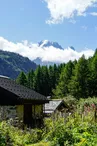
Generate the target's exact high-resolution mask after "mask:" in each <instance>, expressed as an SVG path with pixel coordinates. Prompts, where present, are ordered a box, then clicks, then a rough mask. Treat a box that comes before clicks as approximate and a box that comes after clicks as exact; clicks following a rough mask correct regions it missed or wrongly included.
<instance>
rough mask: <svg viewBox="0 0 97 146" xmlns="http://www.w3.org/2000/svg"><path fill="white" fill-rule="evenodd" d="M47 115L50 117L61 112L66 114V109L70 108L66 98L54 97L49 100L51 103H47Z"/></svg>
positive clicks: (62, 114) (45, 112)
mask: <svg viewBox="0 0 97 146" xmlns="http://www.w3.org/2000/svg"><path fill="white" fill-rule="evenodd" d="M44 109H45V111H44V114H45V117H50V116H52V115H55V114H57V113H58V114H60V115H61V116H64V114H65V113H66V111H67V110H68V105H67V104H66V103H65V101H64V100H60V99H52V100H50V101H49V103H45V108H44Z"/></svg>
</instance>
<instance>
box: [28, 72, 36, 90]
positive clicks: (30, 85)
mask: <svg viewBox="0 0 97 146" xmlns="http://www.w3.org/2000/svg"><path fill="white" fill-rule="evenodd" d="M27 85H28V88H31V89H33V86H34V71H33V70H31V71H29V72H28V74H27Z"/></svg>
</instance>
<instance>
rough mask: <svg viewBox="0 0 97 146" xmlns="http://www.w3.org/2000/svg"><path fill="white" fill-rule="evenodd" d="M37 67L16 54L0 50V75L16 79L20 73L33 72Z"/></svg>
mask: <svg viewBox="0 0 97 146" xmlns="http://www.w3.org/2000/svg"><path fill="white" fill-rule="evenodd" d="M36 67H37V65H36V64H35V63H34V62H32V61H31V60H29V59H28V58H27V57H23V56H21V55H19V54H17V53H13V52H8V51H2V50H0V75H4V76H8V77H10V78H16V77H17V76H18V74H19V73H20V72H21V71H24V72H25V73H27V72H28V71H29V70H31V69H33V70H35V69H36Z"/></svg>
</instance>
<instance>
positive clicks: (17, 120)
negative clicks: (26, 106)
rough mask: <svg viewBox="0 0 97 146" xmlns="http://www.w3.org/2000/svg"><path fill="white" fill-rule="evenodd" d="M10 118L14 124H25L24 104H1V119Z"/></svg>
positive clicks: (19, 125)
mask: <svg viewBox="0 0 97 146" xmlns="http://www.w3.org/2000/svg"><path fill="white" fill-rule="evenodd" d="M4 120H6V121H7V120H10V122H11V124H12V125H14V126H18V127H21V125H23V106H22V105H21V106H20V105H19V106H0V121H4Z"/></svg>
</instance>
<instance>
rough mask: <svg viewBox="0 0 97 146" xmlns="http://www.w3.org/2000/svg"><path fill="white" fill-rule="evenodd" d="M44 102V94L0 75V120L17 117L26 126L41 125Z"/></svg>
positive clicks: (45, 101) (45, 99)
mask: <svg viewBox="0 0 97 146" xmlns="http://www.w3.org/2000/svg"><path fill="white" fill-rule="evenodd" d="M45 103H48V100H47V98H46V97H45V96H43V95H41V94H39V93H37V92H35V91H33V90H31V89H28V88H26V87H24V86H22V85H19V84H17V83H16V82H15V81H13V80H12V79H10V78H8V77H4V76H0V120H6V119H10V118H12V119H13V120H14V119H16V118H17V119H18V120H19V121H22V122H23V124H24V125H27V126H28V127H33V128H34V127H41V125H42V124H43V109H44V104H45Z"/></svg>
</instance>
